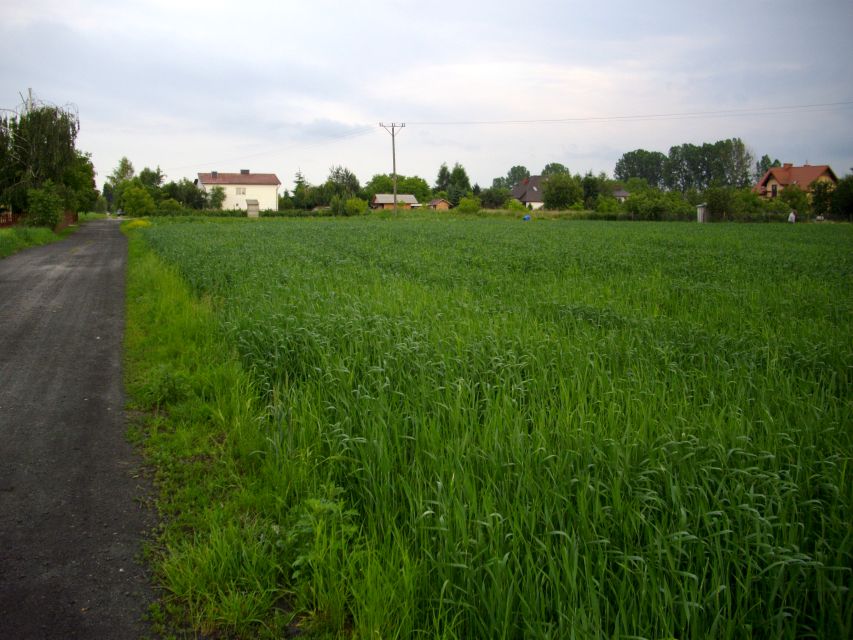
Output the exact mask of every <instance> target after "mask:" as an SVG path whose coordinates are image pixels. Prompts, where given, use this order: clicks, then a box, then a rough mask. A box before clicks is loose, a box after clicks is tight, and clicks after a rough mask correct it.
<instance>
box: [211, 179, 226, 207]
mask: <svg viewBox="0 0 853 640" xmlns="http://www.w3.org/2000/svg"><path fill="white" fill-rule="evenodd" d="M207 201H208V203H209V204H210V208H211V209H221V208H222V203H224V202H225V188H224V187H223V186H222V185H220V184H217V185H215V186H214V187H213V189H211V190H210V193H209V194H208V195H207Z"/></svg>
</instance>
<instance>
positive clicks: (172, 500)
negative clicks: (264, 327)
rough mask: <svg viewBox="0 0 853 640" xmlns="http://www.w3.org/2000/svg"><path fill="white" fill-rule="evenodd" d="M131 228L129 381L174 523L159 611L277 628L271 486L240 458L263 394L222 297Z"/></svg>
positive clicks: (281, 618)
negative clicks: (218, 315) (225, 320)
mask: <svg viewBox="0 0 853 640" xmlns="http://www.w3.org/2000/svg"><path fill="white" fill-rule="evenodd" d="M133 224H134V223H131V225H133ZM130 236H131V238H130V260H129V268H128V283H127V301H128V304H127V332H126V338H125V346H126V384H127V389H128V392H129V395H130V397H131V399H132V400H131V403H132V406H133V407H134V408H136V409H137V410H142V411H143V412H144V413H145V415H146V417H145V419H144V427H143V429H141V431H140V432H139V434H137V435H138V436H139V438H140V439H141V442H142V443H143V447H144V450H145V452H146V456H147V459H148V460H149V462H150V463H152V464H153V466H154V468H155V469H156V472H155V473H156V476H155V482H156V485H157V489H158V492H159V495H160V500H159V502H158V509H159V512H160V516H161V520H162V523H163V524H162V529H161V535H160V538H159V540H158V541H157V543H156V544H155V545H154V546H153V547H152V549H151V551H152V554H151V559H152V561H153V563H154V566H155V571H156V574H157V576H158V580H159V582H160V584H161V586H162V587H163V588H164V590H165V594H166V595H165V597H164V598H163V599H162V601H161V603H160V605H158V608H157V610H155V611H154V612H153V618H154V620H155V622H158V621H159V622H160V623H162V624H163V628H161V629H160V631H161V632H166V630H167V629H169V630H170V631H168V632H166V633H167V635H169V634H175V635H177V636H180V637H183V634H182V633H181V629H185V630H186V634H187V635H188V636H189V637H195V635H194V633H195V631H202V632H208V631H212V630H214V629H216V630H217V631H218V632H222V631H225V632H227V633H231V634H237V635H238V636H242V637H265V635H267V634H269V635H270V636H271V637H272V636H274V635H275V633H276V631H280V630H281V629H282V628H284V627H286V626H287V624H289V623H290V617H289V616H287V615H286V614H285V613H284V612H283V611H282V612H281V614H280V615H279V614H273V615H270V611H273V610H275V609H276V606H277V603H278V602H280V601H281V599H282V598H283V596H285V595H286V594H284V593H283V592H282V590H281V587H280V586H279V585H280V583H281V582H282V581H281V580H280V577H281V576H280V573H281V568H280V566H279V563H278V561H277V560H276V558H275V554H274V553H273V552H274V548H273V546H272V544H271V542H270V540H269V539H268V538H265V537H264V535H263V532H264V528H265V525H264V522H263V520H262V518H260V517H258V516H256V515H254V512H255V511H256V510H254V509H253V508H252V505H253V504H254V503H255V502H256V501H257V500H263V499H268V498H269V496H266V495H254V494H252V490H253V488H252V487H251V486H246V485H245V484H244V482H243V479H242V473H241V469H240V468H239V459H240V458H241V457H243V455H244V454H245V453H246V452H245V451H243V450H242V449H241V447H245V446H246V444H247V442H246V441H247V440H251V439H252V434H254V433H256V431H257V425H258V414H259V413H260V411H259V407H258V406H257V405H256V403H255V402H254V401H253V400H252V398H255V397H256V396H257V394H256V393H254V391H253V389H252V383H251V381H250V380H249V378H248V377H247V376H246V374H245V373H244V372H243V371H242V369H241V367H240V365H239V363H238V362H237V360H236V359H235V358H234V357H233V354H232V353H230V352H229V350H228V349H227V348H226V349H223V345H222V340H221V339H220V336H219V332H218V326H217V322H216V320H215V319H214V317H213V315H212V312H211V309H210V305H209V304H208V303H206V302H204V301H199V300H197V299H195V298H194V297H193V296H192V295H191V294H190V292H189V291H188V289H187V287H186V286H185V285H184V283H183V282H182V280H181V279H180V278H179V277H178V276H177V275H176V274H175V272H174V271H173V270H172V269H169V268H167V267H166V266H164V265H163V263H162V262H161V261H160V260H159V259H158V258H157V257H156V256H154V255H153V254H152V253H150V252H148V251H146V249H145V248H144V246H143V243H142V241H141V240H140V239H139V238H138V237H134V234H133V233H132V232H131V233H130ZM166 407H168V411H166ZM245 436H248V437H245ZM267 526H268V525H267ZM261 612H263V614H264V616H263V617H264V620H265V622H264V623H263V624H262V625H259V624H258V620H259V619H260V613H261ZM277 637H280V634H279V635H278V636H277Z"/></svg>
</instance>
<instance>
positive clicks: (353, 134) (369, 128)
mask: <svg viewBox="0 0 853 640" xmlns="http://www.w3.org/2000/svg"><path fill="white" fill-rule="evenodd" d="M373 131H374V129H373V125H363V126H360V127H359V128H357V129H354V130H352V131H349V132H347V133H342V134H339V135H336V136H329V137H326V138H323V139H322V140H316V141H314V142H306V143H304V144H295V145H290V146H286V147H278V148H276V149H270V150H267V151H259V152H258V153H251V154H248V155H244V156H232V157H230V158H226V159H224V160H205V161H204V162H195V163H193V164H185V165H181V166H180V167H169V168H167V169H163V171H164V172H166V173H168V172H169V171H180V170H182V169H193V168H196V167H205V166H215V165H223V164H229V163H231V162H236V161H238V160H249V159H251V158H260V157H261V156H269V155H272V154H274V153H282V152H285V151H295V150H297V149H309V148H311V147H320V146H323V145H326V144H330V143H332V142H337V141H339V140H345V139H347V138H357V137H358V136H363V135H365V134H367V133H371V132H373Z"/></svg>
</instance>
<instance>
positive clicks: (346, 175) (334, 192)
mask: <svg viewBox="0 0 853 640" xmlns="http://www.w3.org/2000/svg"><path fill="white" fill-rule="evenodd" d="M360 190H361V185H360V184H359V182H358V178H356V176H355V174H354V173H353V172H352V171H350V170H349V169H347V168H346V167H342V166H340V165H338V166H336V167H331V168H330V169H329V177H328V178H327V179H326V183H325V184H324V185H323V191H324V194H325V196H326V197H327V198H328V199H330V200H331V198H333V197H334V196H338V197H340V198H343V199H344V200H346V199H347V198H353V197H355V196H356V195H357V194H358V192H359V191H360Z"/></svg>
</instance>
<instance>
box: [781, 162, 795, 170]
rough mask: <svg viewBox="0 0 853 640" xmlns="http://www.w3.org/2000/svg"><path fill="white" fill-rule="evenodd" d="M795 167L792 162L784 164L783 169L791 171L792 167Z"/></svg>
mask: <svg viewBox="0 0 853 640" xmlns="http://www.w3.org/2000/svg"><path fill="white" fill-rule="evenodd" d="M793 166H794V165H793V164H791V163H790V162H786V163H785V164H783V165H782V168H783V169H790V168H791V167H793Z"/></svg>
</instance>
